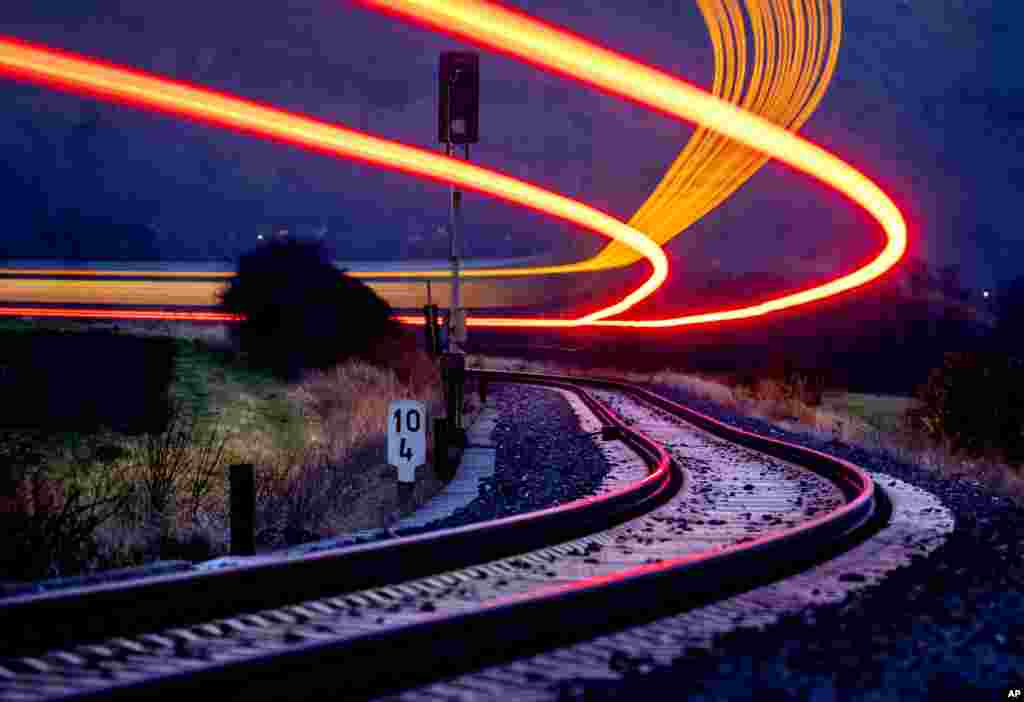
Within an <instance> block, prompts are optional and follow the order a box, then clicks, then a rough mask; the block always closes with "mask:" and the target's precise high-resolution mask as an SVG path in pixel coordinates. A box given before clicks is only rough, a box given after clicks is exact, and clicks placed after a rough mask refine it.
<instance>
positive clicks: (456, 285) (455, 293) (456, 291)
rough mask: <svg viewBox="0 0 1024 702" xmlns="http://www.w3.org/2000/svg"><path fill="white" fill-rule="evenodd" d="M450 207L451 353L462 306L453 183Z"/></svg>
mask: <svg viewBox="0 0 1024 702" xmlns="http://www.w3.org/2000/svg"><path fill="white" fill-rule="evenodd" d="M445 151H446V152H447V155H448V156H451V155H452V145H451V144H450V143H449V144H446V145H445ZM450 190H451V208H450V210H449V225H450V226H449V232H448V233H449V238H448V242H449V252H448V254H449V260H450V261H451V266H452V297H451V311H450V312H449V314H448V320H449V321H448V323H449V328H448V350H449V351H451V352H452V353H458V351H459V344H460V343H461V341H462V337H461V336H460V334H459V332H460V324H459V319H460V318H461V317H462V315H461V314H460V311H461V307H462V291H461V287H460V282H461V281H460V280H459V227H460V225H461V221H460V219H461V213H462V191H460V190H459V189H458V188H457V187H455V186H454V185H452V186H451V188H450Z"/></svg>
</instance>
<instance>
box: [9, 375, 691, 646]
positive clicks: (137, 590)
mask: <svg viewBox="0 0 1024 702" xmlns="http://www.w3.org/2000/svg"><path fill="white" fill-rule="evenodd" d="M501 381H502V382H506V383H522V384H530V385H540V386H549V387H556V388H561V389H564V390H569V391H571V392H573V393H575V394H577V395H578V396H579V397H580V398H581V399H582V400H583V402H584V403H585V404H586V405H587V406H588V407H589V408H590V410H591V411H593V412H594V413H595V414H596V415H597V416H598V417H599V418H600V420H601V422H602V423H603V424H604V425H605V426H606V427H614V428H615V431H616V432H617V434H618V436H617V437H616V438H621V439H622V440H623V441H625V442H626V443H627V444H629V445H630V446H631V447H632V448H633V449H634V450H635V451H636V452H637V453H638V454H639V455H640V456H641V457H642V458H643V459H644V460H645V461H646V462H647V464H648V466H649V467H650V473H649V475H648V476H647V477H646V478H644V479H642V480H639V481H636V482H634V483H631V484H628V485H626V486H624V487H622V488H619V489H617V490H614V491H611V492H609V493H607V494H605V495H600V496H591V497H584V498H580V499H577V500H573V501H572V502H569V503H566V504H563V505H559V506H556V507H550V508H547V509H542V510H538V511H533V512H528V513H523V514H518V515H513V516H510V517H503V518H500V519H495V520H490V521H487V522H482V523H478V524H471V525H466V526H462V527H456V528H452V529H444V530H438V531H435V532H430V533H426V534H419V535H414V536H405V537H398V538H394V539H389V540H386V541H383V542H378V543H372V544H360V545H356V546H349V547H343V548H340V549H336V550H330V551H325V552H318V553H313V554H308V555H303V556H301V557H295V558H289V559H284V558H282V559H281V560H279V561H272V562H262V563H254V564H251V565H242V566H238V567H233V568H228V569H223V570H216V571H208V572H185V573H172V574H167V575H160V576H153V577H148V578H144V579H141V580H135V581H130V582H116V583H106V584H100V585H87V586H82V587H73V588H69V589H65V590H58V591H53V592H46V593H38V594H30V595H15V596H14V597H11V598H8V599H3V600H0V637H2V638H0V653H2V654H3V655H8V656H11V655H29V653H30V652H32V651H37V650H43V649H49V648H56V647H61V646H66V645H68V644H70V643H72V642H81V641H83V640H86V639H88V640H99V639H103V638H110V637H113V636H127V635H132V634H137V633H141V632H145V631H152V630H154V629H159V628H161V627H171V626H187V625H189V624H194V623H198V622H202V621H208V620H210V619H216V618H219V617H225V616H231V615H233V614H238V613H241V612H246V611H250V610H258V609H265V608H268V607H278V606H284V605H288V604H294V603H297V602H302V601H304V600H310V599H314V598H316V597H319V596H323V595H324V593H325V592H330V593H332V594H343V593H347V592H352V591H355V590H361V589H366V588H371V587H377V586H380V585H384V584H387V583H390V582H395V581H399V580H408V579H412V578H416V577H423V576H426V575H431V574H433V573H436V572H440V571H443V570H452V569H456V568H460V567H465V566H468V565H472V564H475V563H480V562H484V561H489V560H493V559H495V558H501V557H504V556H508V555H514V554H517V553H520V552H522V551H524V550H531V549H536V548H540V547H542V546H546V545H551V544H556V543H560V542H563V541H567V540H570V539H573V538H576V537H578V536H580V535H583V534H586V533H589V532H592V531H597V530H601V529H605V528H608V527H610V526H613V525H614V524H618V523H620V522H622V521H625V520H627V519H629V518H631V517H634V516H637V515H639V514H642V513H644V512H646V511H649V510H651V509H654V508H655V507H657V506H658V505H660V504H661V503H663V502H664V501H665V500H666V499H668V498H669V497H671V495H672V494H675V492H676V491H677V490H678V488H679V485H680V483H681V477H680V474H679V470H678V468H674V467H673V465H672V463H671V461H670V459H669V456H668V454H667V453H666V452H665V450H664V449H663V448H662V447H661V446H660V445H659V444H657V443H656V442H654V441H652V440H651V439H649V438H647V437H646V436H644V435H642V434H640V433H639V432H636V431H634V430H632V429H630V428H629V427H628V426H626V425H625V424H624V423H623V422H622V421H621V420H620V419H619V418H618V417H617V416H616V415H615V414H614V413H613V412H611V411H610V410H608V409H607V408H606V407H604V405H603V404H602V403H601V402H599V401H598V400H596V399H595V398H593V397H592V396H590V395H589V394H587V393H586V392H585V391H584V390H582V389H581V388H580V387H579V383H576V382H568V381H566V380H565V379H552V378H544V377H540V376H529V375H526V374H522V375H519V376H517V375H516V374H504V375H503V376H502V378H501Z"/></svg>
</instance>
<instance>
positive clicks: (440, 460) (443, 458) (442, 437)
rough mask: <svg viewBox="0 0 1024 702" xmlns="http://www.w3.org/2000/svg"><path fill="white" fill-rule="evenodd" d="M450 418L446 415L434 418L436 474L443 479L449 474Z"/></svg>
mask: <svg viewBox="0 0 1024 702" xmlns="http://www.w3.org/2000/svg"><path fill="white" fill-rule="evenodd" d="M447 428H448V420H447V419H446V418H444V417H435V418H434V427H433V429H434V475H436V476H437V477H438V478H440V479H441V480H447V479H448V478H449V476H448V433H447V431H446V430H447Z"/></svg>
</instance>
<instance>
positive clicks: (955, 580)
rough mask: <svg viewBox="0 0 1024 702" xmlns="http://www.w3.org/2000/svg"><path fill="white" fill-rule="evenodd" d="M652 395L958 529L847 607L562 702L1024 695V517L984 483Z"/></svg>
mask: <svg viewBox="0 0 1024 702" xmlns="http://www.w3.org/2000/svg"><path fill="white" fill-rule="evenodd" d="M654 389H655V390H657V391H658V392H661V393H663V394H665V395H667V396H669V397H672V398H674V399H677V400H679V401H682V402H685V403H686V404H688V405H689V406H691V407H693V408H695V409H697V410H699V411H702V412H705V413H707V414H710V415H713V416H715V417H716V418H718V419H721V420H724V421H727V422H730V423H732V424H735V425H738V426H741V427H743V428H747V429H750V430H752V431H757V432H760V433H763V434H768V435H772V436H777V437H779V438H784V439H786V440H787V441H792V442H795V443H800V444H803V445H806V446H810V447H813V448H816V449H819V450H822V451H826V452H828V453H831V454H833V455H836V456H839V457H841V458H845V459H847V460H850V461H853V462H854V463H857V464H858V465H861V466H863V467H865V468H868V469H869V470H872V471H879V472H882V473H886V474H889V475H892V476H894V477H896V478H899V479H900V480H904V481H906V482H907V483H910V484H911V485H914V486H916V487H919V488H921V489H924V490H928V491H929V492H931V493H933V494H934V495H936V496H937V497H938V498H939V499H940V500H941V501H942V502H943V503H944V504H945V505H946V506H947V507H949V509H951V510H952V511H953V513H954V515H955V517H956V529H955V530H954V532H953V534H952V535H951V536H950V538H949V539H948V540H947V542H946V543H945V544H944V545H942V546H940V547H939V548H938V549H937V550H936V551H935V552H934V553H933V554H932V555H931V556H930V557H928V558H922V559H919V560H917V561H916V562H915V563H914V564H913V565H911V566H909V567H907V568H903V569H900V570H898V571H896V572H895V573H893V574H892V575H890V576H889V577H888V578H887V579H886V580H885V581H884V582H883V583H882V584H880V585H879V586H878V587H875V588H869V589H866V590H864V591H861V592H858V593H854V594H853V595H852V596H851V597H850V598H849V599H847V600H846V601H845V602H842V603H840V604H836V605H826V606H823V607H819V608H815V609H814V610H813V611H807V612H804V613H803V614H801V615H797V616H787V617H785V618H783V619H782V620H781V621H780V622H779V623H778V624H776V625H774V626H770V627H768V628H767V629H765V630H764V631H756V630H752V629H740V630H737V631H734V632H731V633H728V634H725V635H723V636H721V637H719V638H718V639H717V640H716V642H715V646H714V648H713V649H712V650H711V651H704V650H696V649H695V650H692V651H689V652H686V653H685V654H684V655H681V657H680V658H679V659H677V660H676V662H675V663H674V664H673V665H672V666H670V667H667V668H662V669H659V670H655V671H653V672H650V673H646V674H641V673H639V672H629V671H628V670H627V671H626V673H625V676H624V677H623V679H621V680H617V681H607V680H601V681H598V680H591V681H588V680H576V681H573V683H572V684H571V685H565V686H563V695H562V697H563V698H564V699H586V700H595V699H644V698H645V696H646V697H647V698H654V696H656V695H657V696H661V695H662V694H663V693H664V691H665V690H672V691H673V699H691V700H721V699H758V700H790V699H793V700H808V699H810V700H816V701H818V700H897V699H899V700H903V699H922V700H923V699H932V700H934V699H940V698H941V699H962V700H973V699H1007V692H1008V690H1010V689H1012V688H1024V626H1021V622H1024V563H1022V549H1021V545H1022V542H1024V508H1022V507H1020V506H1019V505H1016V504H1015V503H1014V502H1012V501H1011V500H1010V499H1008V498H1005V497H999V496H994V495H992V494H991V493H987V492H985V491H984V489H982V488H981V486H980V485H978V484H976V483H972V482H967V481H959V480H956V481H950V480H946V479H942V478H938V477H936V476H935V475H932V474H930V473H929V472H928V471H926V470H925V469H922V468H920V467H917V466H913V465H908V464H906V463H903V462H900V461H897V460H895V459H893V458H892V457H889V456H887V455H884V454H881V453H875V452H870V451H865V450H863V449H859V448H854V447H850V446H847V445H844V444H841V443H839V442H835V441H830V440H822V439H820V438H817V437H812V436H807V435H798V434H793V433H790V432H785V431H782V430H780V429H778V428H776V427H774V426H773V425H771V424H769V423H768V422H765V421H761V420H757V419H751V418H747V417H740V416H737V415H735V414H732V413H730V412H728V411H725V410H722V409H720V408H718V407H716V406H714V405H713V404H712V403H710V402H706V401H703V400H699V399H695V398H693V397H690V396H688V395H687V394H686V393H685V392H684V391H681V390H679V389H676V388H665V387H658V388H654ZM980 688H984V689H985V690H991V693H987V692H982V690H981V689H980ZM968 689H969V690H968ZM965 692H966V694H964V693H965ZM957 693H960V694H957ZM950 695H952V696H950Z"/></svg>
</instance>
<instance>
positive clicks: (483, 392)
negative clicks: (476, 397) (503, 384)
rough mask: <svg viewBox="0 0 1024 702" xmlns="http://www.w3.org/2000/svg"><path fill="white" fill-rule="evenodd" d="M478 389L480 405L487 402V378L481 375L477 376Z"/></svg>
mask: <svg viewBox="0 0 1024 702" xmlns="http://www.w3.org/2000/svg"><path fill="white" fill-rule="evenodd" d="M476 383H477V385H476V389H477V391H478V392H479V393H480V404H483V403H485V402H487V378H485V377H484V376H482V375H480V376H477V381H476Z"/></svg>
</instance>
